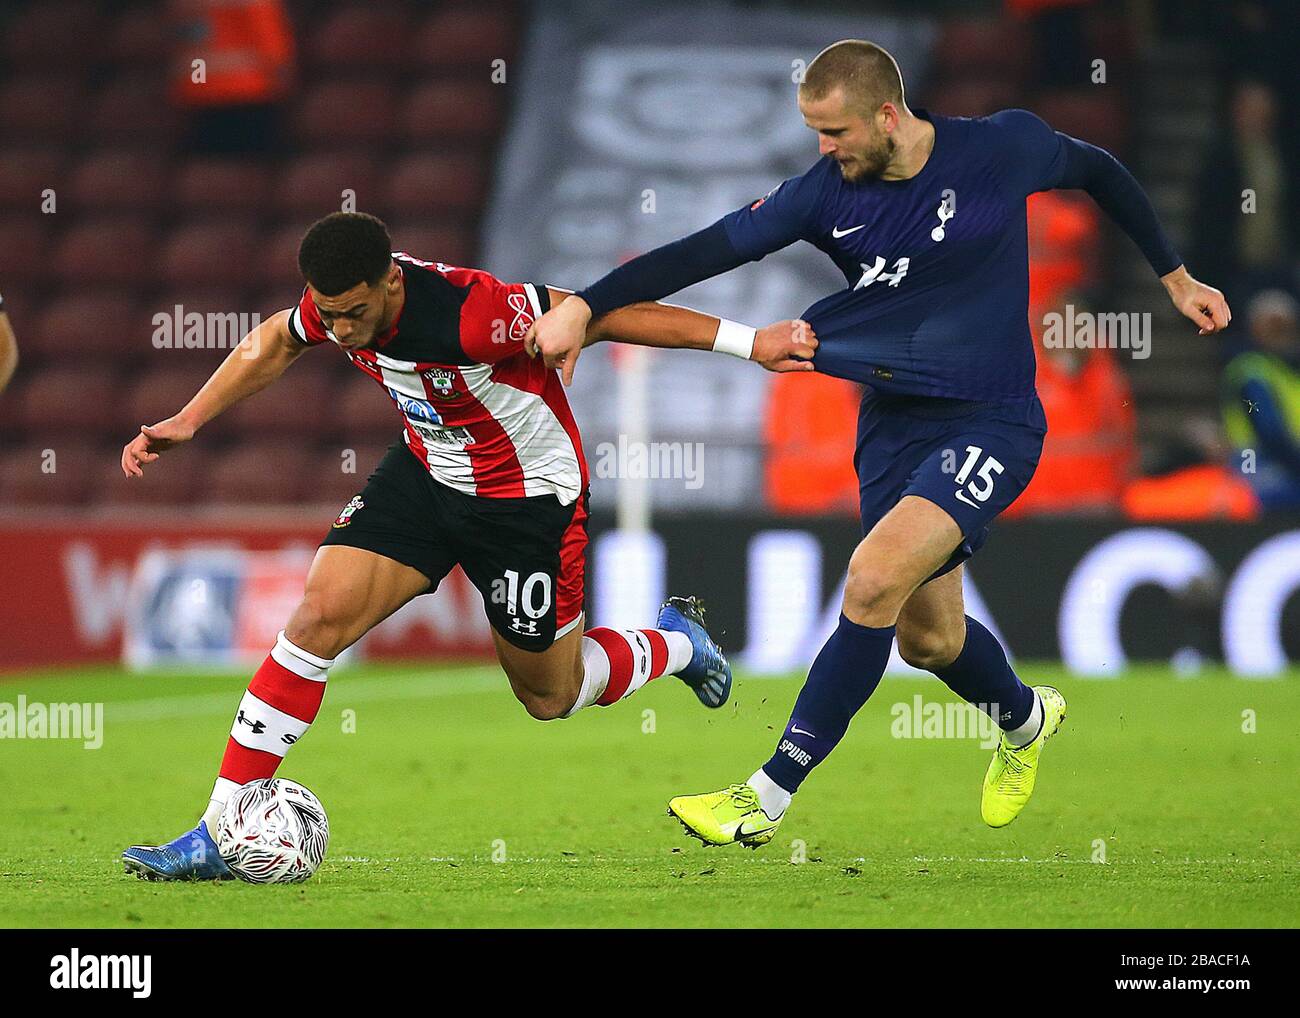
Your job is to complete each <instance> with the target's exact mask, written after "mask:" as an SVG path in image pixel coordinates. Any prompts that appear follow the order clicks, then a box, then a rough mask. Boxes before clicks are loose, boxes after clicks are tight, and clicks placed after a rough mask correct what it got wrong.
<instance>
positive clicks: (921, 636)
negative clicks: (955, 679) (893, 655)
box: [898, 629, 964, 672]
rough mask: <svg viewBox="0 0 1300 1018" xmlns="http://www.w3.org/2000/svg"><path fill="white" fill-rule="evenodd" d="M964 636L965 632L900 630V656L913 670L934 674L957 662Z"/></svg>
mask: <svg viewBox="0 0 1300 1018" xmlns="http://www.w3.org/2000/svg"><path fill="white" fill-rule="evenodd" d="M963 636H964V631H959V632H957V633H956V634H954V633H950V632H946V631H944V630H942V629H925V630H907V631H904V630H902V629H900V630H899V632H898V655H899V657H901V658H902V659H903V660H904V661H906V662H907V663H908V664H909V665H911V666H912V667H913V668H920V669H923V670H924V671H927V672H932V671H935V670H936V669H938V668H944V667H946V666H947V665H950V664H952V663H953V662H954V661H955V660H957V655H958V654H960V653H961V645H962V638H963Z"/></svg>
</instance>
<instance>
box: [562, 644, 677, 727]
mask: <svg viewBox="0 0 1300 1018" xmlns="http://www.w3.org/2000/svg"><path fill="white" fill-rule="evenodd" d="M690 660H691V644H690V640H688V639H687V638H686V636H685V635H684V634H682V633H674V632H671V631H669V630H665V629H606V628H605V627H603V626H598V627H597V628H595V629H588V630H587V631H586V632H585V633H584V634H583V637H582V663H583V670H584V673H585V674H584V678H583V683H582V691H581V692H580V693H579V695H578V702H577V703H575V704H574V705H573V708H572V710H570V711H569V713H570V714H573V713H575V712H576V711H579V710H581V709H582V708H583V707H589V706H591V705H592V704H593V703H594V704H599V705H600V706H601V707H608V706H609V705H610V704H613V703H617V702H618V701H619V700H622V699H625V698H626V697H629V696H631V695H632V694H633V693H635V692H636V691H637V690H638V689H640V688H641V687H642V686H644V685H645V684H646V683H647V682H649V681H650V680H651V679H657V678H658V677H659V676H661V675H669V674H672V673H673V672H676V671H679V670H680V669H682V668H685V667H686V665H687V664H689V663H690Z"/></svg>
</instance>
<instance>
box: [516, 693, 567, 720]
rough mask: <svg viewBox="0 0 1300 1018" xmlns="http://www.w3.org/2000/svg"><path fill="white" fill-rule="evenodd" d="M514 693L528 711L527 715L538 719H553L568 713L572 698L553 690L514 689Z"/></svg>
mask: <svg viewBox="0 0 1300 1018" xmlns="http://www.w3.org/2000/svg"><path fill="white" fill-rule="evenodd" d="M515 695H516V696H517V697H518V698H519V702H520V703H522V704H523V705H524V710H526V711H528V716H529V717H531V718H535V719H536V720H538V721H555V720H557V719H559V718H562V717H564V716H565V715H566V714H568V713H569V708H570V707H572V706H573V699H572V698H566V697H565V696H563V695H559V694H556V693H555V692H553V691H550V690H548V691H546V692H541V693H539V692H535V691H533V690H530V689H523V688H520V689H516V690H515Z"/></svg>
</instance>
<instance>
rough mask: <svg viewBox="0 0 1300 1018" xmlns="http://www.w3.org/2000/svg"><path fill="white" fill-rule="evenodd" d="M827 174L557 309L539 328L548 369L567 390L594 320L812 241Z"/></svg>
mask: <svg viewBox="0 0 1300 1018" xmlns="http://www.w3.org/2000/svg"><path fill="white" fill-rule="evenodd" d="M825 170H826V167H825V166H823V165H821V163H820V162H819V163H818V164H817V165H815V166H814V167H813V168H812V169H811V170H809V171H808V172H807V173H805V174H803V175H801V176H798V177H791V178H790V179H789V180H786V181H783V182H782V183H781V184H779V185H777V186H776V187H774V188H772V190H771V191H769V192H768V193H767V194H766V195H764V196H763V197H762V198H759V199H758V200H757V201H754V202H751V203H749V204H747V205H745V206H743V207H741V208H739V209H737V210H735V211H734V212H732V213H730V214H729V215H726V216H724V217H723V218H722V219H719V220H718V221H717V222H716V223H714V224H713V225H712V226H709V227H706V228H705V229H703V230H700V231H698V232H697V233H692V234H691V235H690V236H689V237H683V238H682V239H681V240H675V241H673V242H672V243H671V244H665V245H664V246H663V247H659V248H655V249H654V250H653V251H648V252H646V253H645V254H643V255H641V256H639V257H637V258H633V259H632V260H631V261H628V262H625V263H624V264H622V265H620V266H619V267H618V268H616V269H614V270H613V271H611V272H609V273H607V274H606V275H605V276H603V277H602V278H600V279H598V280H597V281H596V282H594V283H592V284H591V285H590V286H589V287H587V288H586V289H585V290H579V291H578V292H577V293H576V294H574V295H573V297H571V298H570V299H569V300H566V301H564V303H562V304H560V305H559V306H557V307H552V308H551V310H550V311H548V312H546V314H544V315H542V317H541V318H540V319H539V320H538V321H537V322H536V324H535V325H534V330H535V331H534V335H533V342H534V345H535V348H536V349H537V350H538V351H539V352H540V353H541V354H542V356H543V357H545V358H546V365H547V367H557V366H562V367H563V374H562V377H563V379H564V384H565V385H568V384H569V383H570V382H571V381H572V380H573V363H574V361H575V360H576V359H577V355H578V353H579V352H580V351H581V350H582V347H583V344H584V342H585V334H586V329H587V325H588V323H589V322H591V320H592V319H593V318H598V317H600V316H601V315H603V314H606V313H608V312H611V311H614V310H615V309H617V308H622V307H626V306H628V305H630V304H637V303H642V302H645V301H656V300H659V299H660V298H661V297H667V296H668V295H669V294H672V293H676V292H677V291H678V290H683V289H685V288H686V287H688V286H692V285H693V284H695V283H699V282H703V281H704V280H706V279H711V278H712V277H714V276H718V275H721V274H722V273H724V272H730V271H731V270H732V269H734V268H736V267H738V266H740V265H744V264H745V263H746V262H751V261H757V260H758V259H759V258H762V257H763V256H764V255H768V254H771V253H772V252H773V251H779V250H780V249H781V248H783V247H786V246H787V245H789V244H793V243H794V242H795V241H796V240H799V239H801V238H803V237H805V236H807V235H808V233H809V229H810V224H811V223H812V222H813V220H814V217H815V215H816V211H817V209H818V208H819V207H820V202H821V201H822V191H823V188H822V178H823V176H824V174H825Z"/></svg>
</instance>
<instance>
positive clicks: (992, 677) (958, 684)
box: [934, 615, 1034, 731]
mask: <svg viewBox="0 0 1300 1018" xmlns="http://www.w3.org/2000/svg"><path fill="white" fill-rule="evenodd" d="M934 674H935V675H937V676H938V677H939V678H940V679H942V680H943V681H944V683H945V684H946V685H947V686H948V688H949V689H951V690H952V691H953V692H954V693H956V694H957V695H958V696H960V697H961V698H962V699H963V700H965V701H966V702H967V703H973V704H974V705H975V706H976V707H978V708H979V709H980V710H982V711H984V712H985V713H986V714H988V715H989V716H990V717H992V718H993V720H994V721H996V722H997V723H998V727H999V728H1001V729H1002V730H1003V731H1011V730H1012V729H1013V728H1019V727H1020V726H1021V725H1023V724H1024V723H1025V721H1026V720H1028V718H1029V713H1030V711H1032V710H1033V709H1034V691H1033V690H1032V689H1030V688H1029V687H1028V686H1026V685H1025V684H1024V683H1023V682H1021V681H1020V678H1019V676H1017V675H1016V673H1015V672H1014V671H1012V669H1011V664H1010V663H1009V662H1008V661H1007V653H1006V651H1004V650H1003V649H1002V644H1000V643H998V640H997V637H996V636H994V635H993V634H992V633H990V632H989V631H988V630H987V629H985V628H984V627H983V626H982V625H980V624H979V623H978V622H976V621H975V620H974V619H973V618H971V617H970V616H969V615H967V616H966V643H965V646H963V647H962V649H961V653H960V654H958V655H957V659H956V660H955V661H953V663H952V664H950V665H945V666H944V667H943V668H936V669H934Z"/></svg>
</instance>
